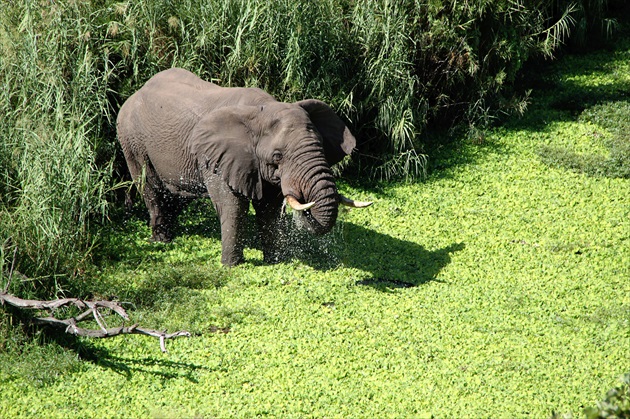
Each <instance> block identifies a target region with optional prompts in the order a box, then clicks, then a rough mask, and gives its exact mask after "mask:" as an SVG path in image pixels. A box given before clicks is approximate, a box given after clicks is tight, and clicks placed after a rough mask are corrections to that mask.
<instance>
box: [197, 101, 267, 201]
mask: <svg viewBox="0 0 630 419" xmlns="http://www.w3.org/2000/svg"><path fill="white" fill-rule="evenodd" d="M248 120H249V118H248V116H247V112H246V111H245V110H243V109H240V108H239V107H227V108H222V109H219V110H216V111H213V112H210V113H208V114H206V115H204V116H203V117H202V118H201V119H200V120H199V122H198V123H197V125H196V126H195V127H194V129H193V131H192V133H191V137H190V143H189V151H190V153H191V154H192V155H193V156H196V158H197V162H198V164H199V168H200V169H202V168H206V169H208V170H210V171H211V172H212V173H215V174H217V175H219V176H221V178H222V179H223V180H224V181H225V182H226V183H227V184H228V186H229V187H230V188H231V189H232V190H233V191H236V192H238V193H240V194H242V195H245V196H246V197H248V198H250V199H261V198H262V182H261V179H260V172H259V166H258V159H257V158H256V154H255V153H254V148H255V144H254V139H253V137H252V134H251V130H250V129H249V128H248V125H247V121H248Z"/></svg>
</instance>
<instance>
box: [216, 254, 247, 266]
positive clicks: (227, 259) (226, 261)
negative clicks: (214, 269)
mask: <svg viewBox="0 0 630 419" xmlns="http://www.w3.org/2000/svg"><path fill="white" fill-rule="evenodd" d="M243 262H245V258H244V257H243V255H241V256H240V257H239V256H221V263H222V264H223V266H227V267H229V268H231V267H232V266H236V265H240V264H241V263H243Z"/></svg>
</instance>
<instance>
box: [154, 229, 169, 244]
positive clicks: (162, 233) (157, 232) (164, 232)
mask: <svg viewBox="0 0 630 419" xmlns="http://www.w3.org/2000/svg"><path fill="white" fill-rule="evenodd" d="M173 239H174V237H173V234H172V233H171V232H170V230H169V229H168V228H166V227H164V226H155V227H153V234H152V236H151V241H152V242H162V243H170V242H172V241H173Z"/></svg>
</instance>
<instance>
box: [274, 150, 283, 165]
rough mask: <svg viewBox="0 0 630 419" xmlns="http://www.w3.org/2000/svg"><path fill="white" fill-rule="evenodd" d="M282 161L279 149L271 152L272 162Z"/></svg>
mask: <svg viewBox="0 0 630 419" xmlns="http://www.w3.org/2000/svg"><path fill="white" fill-rule="evenodd" d="M281 161H282V153H280V152H279V151H276V152H275V153H273V162H274V163H276V164H278V163H280V162H281Z"/></svg>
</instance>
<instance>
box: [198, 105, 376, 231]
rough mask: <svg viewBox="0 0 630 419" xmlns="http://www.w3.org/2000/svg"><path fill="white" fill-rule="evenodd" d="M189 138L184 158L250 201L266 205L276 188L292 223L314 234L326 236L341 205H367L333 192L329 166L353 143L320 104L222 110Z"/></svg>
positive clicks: (345, 152) (238, 107) (333, 187)
mask: <svg viewBox="0 0 630 419" xmlns="http://www.w3.org/2000/svg"><path fill="white" fill-rule="evenodd" d="M192 139H193V140H192V141H191V144H192V147H193V148H192V149H191V150H190V151H191V153H192V154H193V155H196V156H197V158H198V164H199V165H200V166H201V167H205V168H208V169H209V170H211V171H212V172H213V173H215V174H218V175H219V176H221V178H222V179H223V180H224V181H225V182H226V183H227V184H228V186H229V187H230V188H231V189H232V190H234V191H236V192H238V193H240V194H242V195H244V196H246V197H248V198H249V199H252V200H254V201H261V200H265V199H269V197H268V194H269V190H270V189H271V190H274V188H273V187H274V186H275V187H276V188H275V195H276V197H277V195H278V194H280V193H281V194H282V196H283V197H284V198H286V200H287V203H289V205H291V207H293V208H294V210H297V213H298V216H299V218H301V220H302V222H300V223H298V224H300V225H302V226H304V227H305V228H306V229H307V230H308V231H310V232H312V233H314V234H325V233H327V232H329V231H330V230H331V229H332V227H333V226H334V224H335V222H336V220H337V214H338V205H339V204H340V203H341V204H345V205H350V206H367V205H369V204H370V203H360V202H354V201H352V200H349V199H347V198H345V197H343V196H342V195H340V194H339V193H338V191H337V188H336V185H335V182H334V179H333V175H332V171H331V169H330V167H331V166H332V165H333V164H335V163H337V162H339V161H341V159H343V158H344V157H345V156H346V155H348V154H350V153H351V152H352V150H353V149H354V147H355V144H356V140H355V138H354V136H353V135H352V134H351V133H350V130H349V129H348V127H347V126H346V125H345V124H344V123H343V121H342V120H341V119H340V118H339V117H338V116H337V115H336V114H335V112H334V111H333V110H332V109H331V108H330V107H329V106H328V105H326V104H325V103H323V102H321V101H318V100H313V99H308V100H303V101H300V102H296V103H283V102H277V101H266V102H262V101H261V102H260V103H254V104H251V103H249V104H247V105H237V106H228V107H223V108H220V109H218V110H216V111H213V112H210V113H209V114H208V115H207V116H205V117H204V118H202V119H201V120H200V121H199V123H198V124H197V126H196V127H195V130H194V132H193V136H192ZM263 191H265V192H264V193H263ZM280 191H281V192H280Z"/></svg>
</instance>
